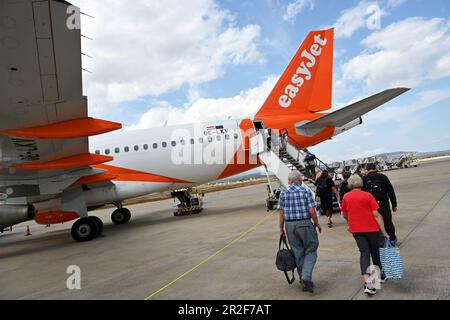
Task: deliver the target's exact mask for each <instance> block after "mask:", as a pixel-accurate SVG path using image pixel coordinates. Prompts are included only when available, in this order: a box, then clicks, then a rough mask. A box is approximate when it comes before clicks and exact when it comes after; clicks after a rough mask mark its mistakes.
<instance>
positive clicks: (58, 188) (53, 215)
mask: <svg viewBox="0 0 450 320" xmlns="http://www.w3.org/2000/svg"><path fill="white" fill-rule="evenodd" d="M69 6H71V4H70V3H68V2H66V1H60V0H46V1H36V0H27V1H21V2H18V1H17V2H15V1H7V0H0V8H1V12H2V16H3V20H2V21H3V22H2V23H1V24H0V38H2V39H3V40H2V42H1V46H0V49H1V51H0V90H1V94H0V151H1V157H0V230H3V228H6V227H9V226H12V225H15V224H18V223H21V222H25V221H28V220H32V219H34V220H35V221H36V222H37V223H40V224H43V225H48V224H57V223H63V222H67V221H71V220H76V221H74V223H73V225H72V227H71V235H72V237H73V238H74V239H75V240H76V241H80V242H83V241H89V240H92V239H94V238H96V237H97V236H98V235H100V234H101V233H102V229H103V223H102V221H101V220H100V219H99V218H98V217H95V216H90V215H89V211H91V210H92V209H95V208H97V207H99V206H103V205H105V204H114V205H115V206H116V207H117V209H115V210H114V211H113V212H112V214H111V219H112V221H113V222H114V223H115V224H119V225H120V224H124V223H126V222H128V221H129V220H130V217H131V212H130V210H129V209H127V208H125V207H123V206H122V203H123V201H124V200H126V199H129V198H134V197H138V196H141V195H145V194H149V193H153V192H160V191H164V190H175V189H182V188H189V187H192V186H196V185H200V184H203V183H206V182H210V181H215V180H218V179H223V178H226V177H230V176H233V175H235V174H238V173H241V172H245V171H248V170H250V169H253V168H256V167H259V166H262V165H269V166H270V161H267V158H264V157H262V155H263V154H264V152H266V151H264V150H262V151H261V150H259V151H258V150H257V151H258V152H254V150H253V149H252V140H251V139H252V138H253V137H254V136H255V134H258V133H259V132H263V131H264V132H267V130H269V129H270V130H274V132H275V130H278V131H279V132H282V133H283V134H282V135H281V136H282V137H284V138H286V139H287V140H286V141H287V143H288V146H289V148H291V149H295V151H297V150H300V149H301V148H306V147H309V146H313V145H316V144H318V143H321V142H323V141H325V140H328V139H330V138H332V137H333V136H335V135H337V134H340V133H342V132H345V131H347V130H349V129H351V128H353V127H355V126H356V125H359V124H361V123H362V120H361V116H362V115H363V114H365V113H367V112H369V111H371V110H372V109H374V108H376V107H378V106H380V105H382V104H384V103H385V102H387V101H389V100H391V99H393V98H395V97H397V96H399V95H400V94H403V93H404V92H406V91H407V90H409V89H408V88H392V89H388V90H384V91H382V92H380V93H377V94H375V95H373V96H370V97H368V98H365V99H363V100H361V101H358V102H355V103H352V104H350V105H349V106H346V107H344V108H341V109H339V110H337V111H334V112H331V113H323V111H326V110H329V109H331V107H332V104H331V97H332V65H333V42H334V39H333V35H334V29H333V28H330V29H326V30H316V31H311V32H309V33H308V35H307V36H306V38H305V40H304V41H303V43H302V44H301V45H300V47H299V49H298V50H297V52H296V53H295V55H294V56H293V58H292V60H291V61H290V62H289V64H288V66H287V68H286V69H285V70H284V72H283V73H282V75H281V76H280V78H279V80H278V82H277V83H276V84H275V86H274V88H273V90H272V91H271V92H270V94H269V96H268V97H267V99H266V101H265V102H264V103H263V105H262V106H261V108H260V109H259V111H257V112H256V114H255V115H254V117H253V118H246V119H228V120H224V121H213V122H205V123H197V124H186V125H177V126H166V125H164V126H162V127H160V128H152V129H142V130H135V131H131V130H119V131H117V130H118V129H120V128H121V124H120V123H117V122H112V121H106V120H101V119H96V118H92V117H89V116H88V107H87V104H88V102H87V97H85V96H83V90H82V75H81V74H82V66H81V33H80V29H79V28H68V24H67V19H68V12H72V11H71V10H70V8H69ZM77 12H78V13H77V14H78V15H79V10H78V11H77ZM113 131H115V132H113ZM274 138H276V136H274ZM286 141H285V142H286ZM275 142H276V141H275V139H272V143H273V144H274V143H275ZM284 175H286V174H284ZM277 177H279V178H280V175H277ZM280 179H284V178H283V177H281V178H280Z"/></svg>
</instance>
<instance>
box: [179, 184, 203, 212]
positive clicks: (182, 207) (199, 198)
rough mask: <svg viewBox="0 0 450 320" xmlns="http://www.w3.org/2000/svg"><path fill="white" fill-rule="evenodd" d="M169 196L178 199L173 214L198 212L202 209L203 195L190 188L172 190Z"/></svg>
mask: <svg viewBox="0 0 450 320" xmlns="http://www.w3.org/2000/svg"><path fill="white" fill-rule="evenodd" d="M171 196H172V197H173V198H177V199H178V201H179V203H178V204H177V210H176V211H175V212H174V213H173V215H174V216H182V215H187V214H194V213H199V212H201V211H202V210H203V195H201V194H199V193H198V192H197V191H196V190H194V189H192V188H188V189H181V190H173V191H172V192H171Z"/></svg>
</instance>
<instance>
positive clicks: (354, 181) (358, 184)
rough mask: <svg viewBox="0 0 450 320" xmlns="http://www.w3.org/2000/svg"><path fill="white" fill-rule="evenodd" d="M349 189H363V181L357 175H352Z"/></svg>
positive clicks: (349, 179) (349, 180)
mask: <svg viewBox="0 0 450 320" xmlns="http://www.w3.org/2000/svg"><path fill="white" fill-rule="evenodd" d="M347 182H348V187H349V189H360V188H362V187H363V180H362V178H361V177H360V176H359V175H357V174H352V175H351V176H350V178H348V180H347Z"/></svg>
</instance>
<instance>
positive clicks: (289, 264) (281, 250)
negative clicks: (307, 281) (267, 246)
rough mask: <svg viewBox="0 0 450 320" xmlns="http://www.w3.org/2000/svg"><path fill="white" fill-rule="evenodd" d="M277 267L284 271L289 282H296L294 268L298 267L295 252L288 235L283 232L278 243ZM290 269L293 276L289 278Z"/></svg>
mask: <svg viewBox="0 0 450 320" xmlns="http://www.w3.org/2000/svg"><path fill="white" fill-rule="evenodd" d="M275 265H276V266H277V269H278V270H280V271H283V272H284V275H285V276H286V280H287V282H288V283H289V284H292V283H294V281H295V276H294V270H295V268H296V267H297V264H296V263H295V257H294V253H293V252H292V249H291V248H289V245H288V244H287V241H286V236H285V235H284V234H282V235H281V236H280V241H279V243H278V253H277V257H276V261H275ZM288 271H292V278H290V279H289V275H288Z"/></svg>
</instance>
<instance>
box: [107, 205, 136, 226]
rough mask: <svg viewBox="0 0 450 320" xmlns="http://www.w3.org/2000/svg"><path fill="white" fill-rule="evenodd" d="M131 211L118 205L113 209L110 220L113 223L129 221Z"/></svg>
mask: <svg viewBox="0 0 450 320" xmlns="http://www.w3.org/2000/svg"><path fill="white" fill-rule="evenodd" d="M130 218H131V212H130V210H128V209H127V208H123V207H120V208H118V209H116V210H114V211H113V213H112V214H111V220H112V222H114V224H124V223H127V222H128V221H130Z"/></svg>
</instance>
